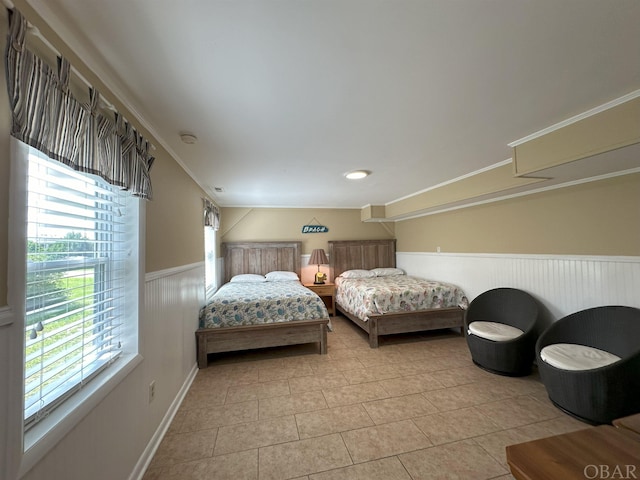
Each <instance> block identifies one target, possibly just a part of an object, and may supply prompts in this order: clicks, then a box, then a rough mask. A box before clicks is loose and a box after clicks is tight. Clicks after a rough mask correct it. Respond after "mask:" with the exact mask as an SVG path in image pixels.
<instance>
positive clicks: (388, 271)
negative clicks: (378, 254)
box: [371, 267, 404, 277]
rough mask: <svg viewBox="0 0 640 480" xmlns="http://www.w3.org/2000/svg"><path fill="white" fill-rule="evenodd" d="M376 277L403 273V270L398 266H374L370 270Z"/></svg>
mask: <svg viewBox="0 0 640 480" xmlns="http://www.w3.org/2000/svg"><path fill="white" fill-rule="evenodd" d="M371 271H372V272H373V273H375V274H376V277H388V276H389V275H404V270H402V269H400V268H391V267H388V268H374V269H373V270H371Z"/></svg>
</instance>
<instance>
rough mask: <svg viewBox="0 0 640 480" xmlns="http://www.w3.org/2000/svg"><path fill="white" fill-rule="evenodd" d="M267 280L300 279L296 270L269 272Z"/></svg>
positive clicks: (284, 280)
mask: <svg viewBox="0 0 640 480" xmlns="http://www.w3.org/2000/svg"><path fill="white" fill-rule="evenodd" d="M266 277H267V282H287V281H292V280H300V279H299V278H298V275H297V274H296V273H295V272H281V271H274V272H269V273H267V275H266Z"/></svg>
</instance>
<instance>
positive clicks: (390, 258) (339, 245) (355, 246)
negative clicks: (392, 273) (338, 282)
mask: <svg viewBox="0 0 640 480" xmlns="http://www.w3.org/2000/svg"><path fill="white" fill-rule="evenodd" d="M329 262H331V275H332V277H331V278H336V277H337V276H338V275H340V274H341V273H342V272H344V271H346V270H354V269H365V270H371V269H372V268H378V267H395V266H396V240H395V238H393V239H387V240H340V241H329Z"/></svg>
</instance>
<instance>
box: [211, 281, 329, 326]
mask: <svg viewBox="0 0 640 480" xmlns="http://www.w3.org/2000/svg"><path fill="white" fill-rule="evenodd" d="M320 318H329V312H328V311H327V307H326V306H325V304H324V302H323V301H322V299H321V298H320V297H319V296H318V295H316V294H315V293H314V292H312V291H311V290H309V289H308V288H305V287H304V286H303V285H302V284H301V283H300V282H297V281H284V282H260V283H225V284H224V285H223V286H222V287H220V288H219V289H218V291H217V292H216V293H215V295H214V296H213V301H212V302H211V303H210V304H208V305H206V306H205V307H203V308H202V309H201V310H200V328H216V327H238V326H241V325H256V324H264V323H276V322H290V321H294V320H315V319H320Z"/></svg>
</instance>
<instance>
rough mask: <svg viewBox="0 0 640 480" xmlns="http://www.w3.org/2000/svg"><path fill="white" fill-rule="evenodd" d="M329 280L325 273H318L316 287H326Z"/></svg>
mask: <svg viewBox="0 0 640 480" xmlns="http://www.w3.org/2000/svg"><path fill="white" fill-rule="evenodd" d="M326 279H327V274H326V273H323V272H318V273H316V279H315V280H314V281H313V284H314V285H324V281H325V280H326Z"/></svg>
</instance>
